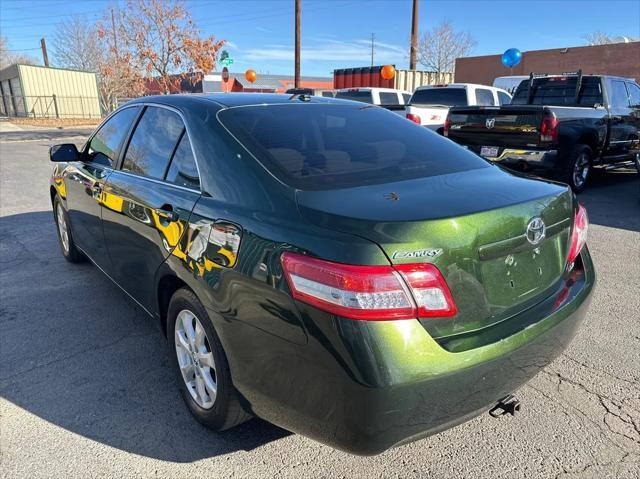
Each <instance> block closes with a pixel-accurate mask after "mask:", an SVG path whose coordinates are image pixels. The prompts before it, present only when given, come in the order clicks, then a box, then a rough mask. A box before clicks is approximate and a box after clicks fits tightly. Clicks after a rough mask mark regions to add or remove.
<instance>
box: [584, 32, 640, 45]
mask: <svg viewBox="0 0 640 479" xmlns="http://www.w3.org/2000/svg"><path fill="white" fill-rule="evenodd" d="M582 38H583V39H584V41H585V42H587V45H608V44H610V43H629V42H637V41H638V38H634V37H627V36H612V35H609V34H607V33H604V32H600V31H596V32H591V33H588V34H586V35H584V36H583V37H582Z"/></svg>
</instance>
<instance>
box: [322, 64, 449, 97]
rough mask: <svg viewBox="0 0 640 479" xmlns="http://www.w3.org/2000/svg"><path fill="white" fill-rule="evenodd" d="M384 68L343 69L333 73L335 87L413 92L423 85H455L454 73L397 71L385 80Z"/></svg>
mask: <svg viewBox="0 0 640 479" xmlns="http://www.w3.org/2000/svg"><path fill="white" fill-rule="evenodd" d="M381 70H382V66H373V67H361V68H341V69H338V70H334V71H333V87H334V88H335V89H340V88H355V87H381V88H395V89H397V90H406V91H411V92H412V91H413V90H415V89H416V88H418V87H419V86H423V85H439V84H446V83H453V73H437V72H427V71H418V70H397V69H396V76H395V77H394V78H392V79H390V80H385V79H384V78H382V76H381V75H380V72H381Z"/></svg>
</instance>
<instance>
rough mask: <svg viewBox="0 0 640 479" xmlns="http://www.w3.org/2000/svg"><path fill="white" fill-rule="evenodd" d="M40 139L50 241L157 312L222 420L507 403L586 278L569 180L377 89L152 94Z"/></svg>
mask: <svg viewBox="0 0 640 479" xmlns="http://www.w3.org/2000/svg"><path fill="white" fill-rule="evenodd" d="M50 157H51V160H52V161H53V162H54V163H55V167H54V171H53V175H52V178H51V184H50V194H51V202H52V205H53V213H54V215H53V216H54V219H55V222H56V227H57V232H58V237H59V240H60V246H61V249H62V254H63V255H64V256H65V258H66V259H68V260H69V261H70V262H72V263H75V262H79V261H84V260H87V259H88V260H90V261H91V262H92V263H94V264H95V265H96V266H97V267H98V268H99V269H100V270H102V271H103V272H104V273H105V274H106V275H107V276H108V277H109V278H111V279H112V280H113V282H114V283H116V284H117V285H118V286H119V287H120V288H121V289H122V290H123V291H124V292H125V293H126V294H127V295H128V296H129V297H131V298H132V299H133V300H134V301H135V302H136V303H138V304H139V306H140V307H141V308H142V309H144V310H145V311H146V312H147V313H148V314H149V316H150V317H151V318H152V319H153V321H155V322H156V323H157V324H158V325H159V327H160V329H161V330H162V332H163V333H164V334H165V335H166V337H167V340H168V343H169V346H170V347H169V356H170V359H171V363H172V367H173V369H174V370H175V374H176V380H177V383H178V384H179V387H180V389H181V391H182V396H183V397H184V400H185V403H186V405H187V407H188V408H189V409H190V410H191V412H192V413H193V415H194V416H195V418H196V419H197V420H198V421H200V422H201V423H203V424H205V425H206V426H209V427H210V428H212V429H214V430H224V429H228V428H231V427H233V426H235V425H237V424H239V423H241V422H243V421H246V420H247V419H249V418H251V417H252V416H259V417H261V418H264V419H266V420H267V421H270V422H272V423H274V424H277V425H278V426H281V427H283V428H285V429H288V430H290V431H293V432H296V433H299V434H302V435H305V436H308V437H310V438H313V439H316V440H318V441H320V442H322V443H325V444H328V445H331V446H333V447H336V448H338V449H342V450H345V451H349V452H352V453H355V454H364V455H368V454H377V453H380V452H382V451H384V450H386V449H388V448H390V447H392V446H394V445H398V444H402V443H406V442H409V441H413V440H416V439H418V438H421V437H425V436H428V435H430V434H434V433H436V432H438V431H441V430H443V429H446V428H449V427H452V426H454V425H456V424H459V423H461V422H463V421H466V420H468V419H470V418H472V417H474V416H475V415H478V414H480V413H482V412H483V411H489V410H493V411H494V412H495V411H502V412H505V411H507V412H512V413H513V412H515V410H517V409H518V406H519V405H518V404H517V400H516V399H515V398H514V396H513V393H514V392H515V391H516V390H517V389H518V388H519V387H520V386H522V385H523V384H524V383H525V382H526V381H528V380H529V379H531V378H532V377H533V376H534V375H535V374H536V373H537V372H538V371H540V369H541V368H543V367H545V366H546V365H547V364H549V362H550V361H552V360H553V359H554V358H555V357H556V356H557V355H558V354H560V353H561V352H562V351H563V349H564V348H566V346H567V344H568V343H569V342H570V341H571V338H572V337H573V335H574V334H575V332H576V330H577V328H578V327H579V325H580V322H581V321H582V319H583V317H584V315H585V312H586V309H587V307H588V303H589V300H590V297H591V293H592V290H593V287H594V284H595V272H594V268H593V264H592V262H591V258H590V256H589V252H588V250H587V248H586V246H585V242H586V236H587V228H588V220H587V214H586V211H585V209H584V208H583V207H582V206H581V205H580V204H579V203H578V202H577V201H576V198H575V197H574V195H573V194H572V193H571V191H570V190H569V188H568V187H567V186H565V185H562V184H559V183H553V182H550V181H540V180H534V179H530V178H527V177H524V176H518V175H516V174H514V173H510V172H507V171H504V170H502V169H501V168H500V167H498V166H496V165H493V164H491V163H488V162H487V161H485V160H483V159H482V158H480V157H478V156H476V155H475V154H473V153H471V152H469V151H467V150H465V149H464V148H462V147H460V146H458V145H456V144H454V143H453V142H451V141H449V140H448V139H446V138H443V137H441V136H439V135H437V134H435V133H432V132H431V131H429V130H428V129H426V128H422V127H420V126H418V125H416V124H414V123H412V122H409V121H407V120H406V119H404V118H402V117H400V116H398V115H396V114H394V113H391V112H389V111H387V110H384V109H382V108H379V107H375V106H372V105H363V104H362V103H355V102H350V101H343V100H336V99H329V98H318V97H310V96H306V95H293V96H289V95H275V94H274V95H271V94H250V93H240V94H220V95H214V96H178V95H174V96H164V97H146V98H141V99H138V100H134V101H131V102H129V103H127V104H126V105H124V106H123V107H121V108H120V109H118V110H117V111H115V112H114V113H113V114H112V115H111V116H109V117H108V118H107V119H106V120H105V121H104V122H103V123H102V125H100V127H98V129H97V130H96V131H95V133H93V134H92V136H91V137H90V138H89V140H88V141H87V142H86V144H85V145H84V146H83V147H82V149H81V150H80V151H78V149H77V148H76V146H75V145H72V144H64V145H57V146H54V147H52V148H51V151H50Z"/></svg>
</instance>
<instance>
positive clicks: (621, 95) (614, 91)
mask: <svg viewBox="0 0 640 479" xmlns="http://www.w3.org/2000/svg"><path fill="white" fill-rule="evenodd" d="M610 96H611V98H610V100H611V106H617V107H628V106H629V95H628V94H627V88H626V87H625V86H624V82H623V81H620V80H613V81H612V82H611V95H610Z"/></svg>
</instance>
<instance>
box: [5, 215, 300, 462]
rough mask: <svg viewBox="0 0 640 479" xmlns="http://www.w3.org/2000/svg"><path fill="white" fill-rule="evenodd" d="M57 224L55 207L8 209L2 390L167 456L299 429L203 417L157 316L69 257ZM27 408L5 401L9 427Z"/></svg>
mask: <svg viewBox="0 0 640 479" xmlns="http://www.w3.org/2000/svg"><path fill="white" fill-rule="evenodd" d="M54 231H55V230H54V225H53V220H52V216H51V213H50V212H48V211H41V212H34V213H25V214H17V215H13V216H6V217H2V218H0V327H1V328H2V336H1V339H0V341H1V347H0V394H1V395H2V398H3V399H5V400H6V401H9V402H11V403H12V404H14V405H15V406H18V407H19V408H22V409H23V410H26V411H28V412H29V413H31V414H34V415H36V416H38V417H40V418H42V419H44V420H46V421H48V422H49V423H50V424H53V425H55V426H58V427H61V428H64V429H67V430H69V431H72V432H74V433H76V434H79V435H82V436H85V437H87V438H89V439H92V440H94V441H99V442H101V443H104V444H107V445H109V446H111V447H115V448H118V449H122V450H125V451H128V452H131V453H134V454H139V455H143V456H147V457H153V458H157V459H161V460H164V461H175V462H192V461H196V460H198V459H202V458H206V457H212V456H217V455H223V454H228V453H231V452H233V451H238V450H247V451H248V450H252V449H254V448H257V447H260V446H262V445H265V444H267V443H270V442H272V441H277V440H278V439H281V438H283V437H285V436H288V435H290V434H291V433H289V432H288V431H285V430H283V429H280V428H278V427H276V426H274V425H271V424H269V423H267V422H265V421H262V420H258V419H254V420H252V421H249V422H247V423H245V424H243V425H241V426H239V427H237V428H234V429H233V430H230V431H226V432H223V433H214V432H212V431H210V430H208V429H206V428H204V427H202V426H200V425H199V424H198V423H197V422H196V421H195V419H193V418H192V417H191V415H190V413H189V412H188V410H187V408H186V406H185V405H184V403H183V401H182V398H181V397H180V395H179V392H178V387H177V384H176V383H175V382H174V381H175V379H174V376H173V373H172V371H170V369H169V365H168V349H167V344H166V340H165V339H164V337H163V335H162V334H161V333H160V331H159V329H158V328H157V327H156V326H155V325H154V323H153V321H152V320H151V318H149V317H148V316H147V315H146V314H145V313H144V312H142V310H141V309H140V308H139V307H138V306H136V305H135V304H134V303H133V302H132V301H131V300H129V299H128V298H127V297H126V295H125V294H124V293H122V292H121V291H120V290H119V289H118V288H117V286H115V285H114V284H113V283H111V281H110V280H109V279H108V278H107V277H106V276H104V275H103V274H102V273H101V272H100V271H99V270H98V269H97V268H96V267H94V266H92V265H90V264H88V263H87V264H80V265H73V264H70V263H68V262H66V261H65V260H64V259H63V257H62V255H61V253H60V251H59V247H58V242H57V238H56V236H55V232H54ZM21 414H24V413H21V412H20V411H19V410H18V409H16V408H13V407H11V406H8V405H5V406H4V407H3V426H2V427H3V437H5V438H6V437H8V436H10V435H13V434H16V433H18V431H13V432H12V431H11V429H12V428H15V429H18V430H19V429H20V428H22V427H27V426H26V425H23V423H22V421H21V420H20V418H21V417H23V416H21ZM27 422H29V421H27ZM29 423H31V422H29ZM31 427H33V426H31ZM36 427H39V426H36Z"/></svg>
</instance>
